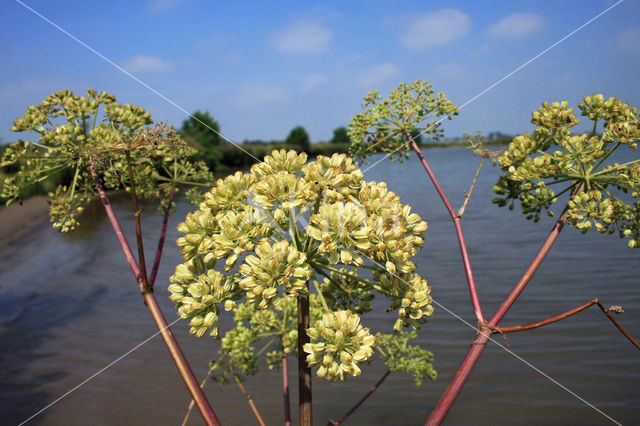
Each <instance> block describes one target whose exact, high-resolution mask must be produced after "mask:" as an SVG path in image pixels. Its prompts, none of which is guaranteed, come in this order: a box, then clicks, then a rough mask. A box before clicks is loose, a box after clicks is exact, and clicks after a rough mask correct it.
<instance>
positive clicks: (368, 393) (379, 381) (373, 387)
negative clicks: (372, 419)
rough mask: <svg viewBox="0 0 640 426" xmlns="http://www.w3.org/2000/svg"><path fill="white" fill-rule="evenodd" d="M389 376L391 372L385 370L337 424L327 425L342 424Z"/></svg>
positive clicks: (331, 422) (335, 425)
mask: <svg viewBox="0 0 640 426" xmlns="http://www.w3.org/2000/svg"><path fill="white" fill-rule="evenodd" d="M389 374H391V370H387V371H386V372H385V373H384V374H383V375H382V377H381V378H380V380H378V381H377V382H376V384H375V385H373V386H372V387H371V389H369V391H368V392H367V393H365V394H364V396H363V397H362V398H360V400H359V401H358V402H356V404H355V405H354V406H353V407H351V409H349V411H347V412H346V413H345V414H344V415H343V416H342V417H340V419H339V420H338V421H337V422H334V421H329V424H330V425H331V426H338V425H339V424H340V423H342V422H344V421H345V420H346V419H347V417H349V416H350V415H351V414H353V412H354V411H356V410H357V409H358V408H359V407H360V406H361V405H362V404H363V403H364V402H365V401H366V400H367V398H369V397H370V396H371V394H372V393H374V392H375V391H376V389H378V387H379V386H380V385H381V384H382V382H384V380H385V379H386V378H387V377H388V376H389Z"/></svg>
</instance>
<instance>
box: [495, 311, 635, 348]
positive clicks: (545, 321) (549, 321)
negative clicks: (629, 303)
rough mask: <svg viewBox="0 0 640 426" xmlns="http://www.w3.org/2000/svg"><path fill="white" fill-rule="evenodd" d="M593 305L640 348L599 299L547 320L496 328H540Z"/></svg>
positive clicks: (503, 331) (499, 331)
mask: <svg viewBox="0 0 640 426" xmlns="http://www.w3.org/2000/svg"><path fill="white" fill-rule="evenodd" d="M593 305H597V306H598V308H600V310H601V311H602V313H604V314H605V315H606V316H607V318H609V320H610V321H611V322H612V323H613V325H615V326H616V327H617V328H618V330H619V331H620V332H621V333H622V334H623V335H624V336H625V337H626V338H627V339H629V341H630V342H631V343H632V344H633V345H634V346H635V347H636V348H638V349H640V343H638V342H637V341H636V339H634V338H633V337H631V335H630V334H629V333H627V330H625V329H624V327H622V326H621V325H620V324H619V323H618V321H616V319H615V318H614V317H613V315H611V313H610V310H609V309H607V308H605V307H604V306H603V305H602V303H600V301H599V300H598V299H593V300H591V301H589V302H587V303H585V304H584V305H581V306H578V307H577V308H574V309H571V310H570V311H567V312H565V313H563V314H560V315H556V316H555V317H551V318H547V319H545V320H542V321H538V322H534V323H531V324H524V325H518V326H515V327H498V328H496V331H497V332H498V333H503V334H504V333H514V332H517V331H525V330H531V329H533V328H538V327H543V326H545V325H549V324H553V323H554V322H558V321H560V320H563V319H565V318H568V317H570V316H572V315H575V314H577V313H579V312H582V311H584V310H585V309H587V308H588V307H590V306H593Z"/></svg>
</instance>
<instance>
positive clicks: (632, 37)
mask: <svg viewBox="0 0 640 426" xmlns="http://www.w3.org/2000/svg"><path fill="white" fill-rule="evenodd" d="M611 41H612V42H613V47H614V49H615V50H617V51H618V52H620V53H623V54H625V55H633V56H635V55H640V26H635V27H630V28H627V29H626V30H622V31H621V32H619V33H618V34H616V35H615V36H614V37H613V39H612V40H611Z"/></svg>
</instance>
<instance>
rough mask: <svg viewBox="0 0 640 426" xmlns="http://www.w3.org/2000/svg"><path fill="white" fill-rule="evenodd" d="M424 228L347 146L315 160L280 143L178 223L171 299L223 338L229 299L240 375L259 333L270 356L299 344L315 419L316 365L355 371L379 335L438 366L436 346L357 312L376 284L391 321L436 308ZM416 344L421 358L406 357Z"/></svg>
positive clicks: (404, 321) (332, 376)
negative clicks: (424, 266) (400, 338)
mask: <svg viewBox="0 0 640 426" xmlns="http://www.w3.org/2000/svg"><path fill="white" fill-rule="evenodd" d="M426 229H427V223H426V222H424V221H422V219H421V218H420V216H418V215H417V214H415V213H412V212H411V207H410V206H407V205H403V204H401V203H400V199H399V197H398V196H397V195H396V194H395V193H393V192H391V191H390V190H388V189H387V186H386V184H385V183H383V182H380V183H379V182H366V181H365V180H364V176H363V174H362V173H361V172H360V170H359V169H358V168H357V167H356V166H355V165H354V164H353V161H352V160H351V159H350V158H349V157H347V156H346V155H344V154H334V155H333V156H332V157H331V158H328V157H323V156H318V158H317V160H316V161H312V162H307V156H306V154H304V153H302V154H296V153H295V152H294V151H289V152H286V151H285V150H280V151H273V152H272V153H271V155H269V156H267V157H265V159H264V162H263V163H259V164H256V165H254V166H253V167H252V168H251V171H250V172H249V173H242V172H237V173H235V174H234V175H231V176H228V177H227V178H225V179H220V180H218V181H217V182H216V184H215V185H214V186H213V188H212V189H211V191H209V192H207V193H206V194H205V200H204V201H203V202H202V203H200V206H199V209H198V210H196V211H195V212H193V213H190V214H189V215H188V216H187V218H186V221H185V222H183V223H182V224H180V225H179V227H178V230H179V231H180V232H182V233H184V234H185V235H184V237H182V238H180V239H178V245H179V246H181V247H182V254H183V256H184V259H185V262H184V263H182V264H180V265H178V266H177V267H176V272H175V274H174V275H173V276H172V277H171V279H170V280H171V282H172V284H171V285H170V286H169V291H170V292H171V299H172V300H173V301H174V302H175V303H176V307H177V309H178V313H179V315H180V316H181V317H182V318H188V319H190V327H191V328H190V331H191V333H193V334H195V335H196V336H203V335H204V334H207V333H208V334H209V335H210V336H213V337H216V338H218V337H219V336H220V334H221V333H220V325H219V316H220V315H222V313H221V310H222V308H224V309H225V310H226V311H235V323H236V327H235V328H234V329H233V330H231V331H228V332H227V333H226V335H225V337H224V338H223V348H222V350H223V354H225V355H226V356H227V357H228V360H229V363H230V369H231V374H232V375H234V376H241V375H247V374H253V373H254V372H255V370H256V368H255V363H256V359H257V355H256V354H255V353H254V348H253V345H254V343H255V342H256V341H257V340H259V339H269V338H274V339H273V340H274V342H276V344H277V345H279V346H280V348H279V349H275V350H274V351H272V352H270V353H269V357H268V359H270V360H271V365H272V366H275V365H277V364H278V361H279V360H283V361H285V360H286V354H288V353H291V354H294V353H297V357H298V372H299V389H300V392H299V395H300V402H299V405H300V424H302V425H309V424H311V421H312V411H311V402H312V393H311V368H315V370H316V375H317V376H318V377H321V378H325V379H328V380H330V381H334V380H345V379H346V378H347V377H348V376H350V375H351V376H358V375H360V374H361V371H362V365H363V364H367V363H368V362H369V361H370V360H371V358H372V356H373V355H374V348H375V346H376V344H379V346H380V349H381V353H383V354H385V361H386V362H387V364H388V365H389V366H390V368H393V369H395V370H401V371H407V372H411V373H412V374H415V375H416V376H417V377H418V381H420V380H421V379H422V377H423V376H425V375H426V376H429V377H432V378H433V377H434V376H435V372H434V371H433V369H432V367H431V363H430V362H431V354H430V353H428V352H427V351H413V352H411V350H410V348H408V347H407V344H406V343H407V340H408V337H414V336H413V335H411V336H407V335H405V336H404V337H405V341H404V348H403V347H402V345H400V344H398V342H397V341H395V340H394V339H393V337H391V336H386V335H385V336H379V337H378V338H377V339H376V337H375V336H374V335H373V334H372V333H371V331H370V329H369V328H366V327H365V326H364V324H363V322H362V320H361V318H360V316H361V315H363V314H366V313H367V312H369V311H371V310H372V304H371V303H370V302H371V299H373V297H374V296H375V295H376V294H380V295H383V296H385V297H386V298H388V299H389V301H390V311H394V314H393V315H394V316H395V319H393V320H392V322H393V326H390V329H391V328H393V329H395V330H397V331H399V330H401V329H403V328H405V327H412V328H415V329H417V328H419V326H420V325H421V324H423V323H424V322H425V321H426V320H427V318H428V317H429V316H431V314H432V312H433V307H432V305H431V297H430V295H429V293H430V288H429V286H428V284H427V281H426V280H425V279H424V278H422V277H421V276H419V275H418V274H416V273H415V268H416V265H415V264H414V263H413V262H412V261H411V259H412V257H413V256H414V255H415V254H416V252H417V250H418V249H419V248H420V247H421V246H422V242H423V239H422V236H423V233H424V232H425V231H426ZM314 300H315V301H316V303H314V304H311V303H310V301H314ZM310 305H311V307H312V309H311V310H310ZM310 311H311V313H310ZM314 312H315V314H314ZM312 316H313V317H314V321H313V322H312V321H311V317H312ZM293 317H295V318H296V321H295V322H294V321H292V319H293ZM294 325H295V326H296V327H295V328H294ZM267 344H268V343H267ZM394 345H395V346H398V347H399V348H400V350H397V349H391V347H392V346H394ZM384 348H387V350H386V352H385V350H384ZM402 350H404V351H405V352H404V353H403V352H402ZM408 355H410V356H412V357H413V359H414V360H415V362H414V363H412V364H409V363H407V362H405V363H403V362H402V361H401V360H400V358H402V357H403V356H404V357H405V359H407V356H408ZM283 364H284V362H283ZM285 365H286V364H285ZM283 374H284V380H285V382H286V370H285V371H284V372H283ZM285 398H287V392H286V387H285ZM286 406H287V401H286V400H285V407H286Z"/></svg>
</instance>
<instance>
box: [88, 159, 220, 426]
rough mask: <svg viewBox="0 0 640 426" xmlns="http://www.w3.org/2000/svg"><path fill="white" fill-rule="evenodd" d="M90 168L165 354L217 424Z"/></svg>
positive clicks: (207, 416) (202, 409)
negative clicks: (145, 283) (163, 344)
mask: <svg viewBox="0 0 640 426" xmlns="http://www.w3.org/2000/svg"><path fill="white" fill-rule="evenodd" d="M90 171H91V178H92V180H93V183H94V185H95V187H96V190H97V191H98V194H99V195H100V201H101V202H102V206H103V207H104V210H105V212H106V214H107V217H108V218H109V222H110V223H111V226H112V228H113V231H114V232H115V234H116V238H117V239H118V242H119V243H120V247H121V248H122V251H123V252H124V255H125V257H126V258H127V262H128V263H129V266H130V267H131V271H132V272H133V275H134V276H135V277H136V280H137V281H138V287H139V289H140V292H141V293H142V295H143V297H144V301H145V304H146V305H147V308H148V309H149V312H150V313H151V316H152V317H153V320H154V321H155V323H156V326H157V327H158V330H160V333H161V334H162V339H163V340H164V342H165V345H166V346H167V349H168V350H169V354H170V355H171V357H172V358H173V361H174V362H175V364H176V367H177V368H178V371H179V372H180V375H181V376H182V379H183V380H184V382H185V384H186V386H187V389H188V390H189V393H190V394H191V397H192V398H193V400H194V401H195V402H196V406H197V407H198V410H199V411H200V414H201V415H202V417H203V419H204V421H205V422H206V423H207V425H220V422H219V421H218V419H217V417H216V415H215V413H214V411H213V409H212V408H211V405H210V404H209V401H208V400H207V397H206V396H205V395H204V392H203V391H202V389H201V388H200V385H199V384H198V381H197V379H196V378H195V376H194V374H193V371H192V370H191V367H190V365H189V363H188V362H187V360H186V358H185V356H184V354H183V353H182V350H181V349H180V346H179V345H178V342H177V341H176V339H175V336H174V335H173V333H172V332H171V329H170V328H169V325H168V324H167V320H166V319H165V317H164V315H163V314H162V311H161V310H160V306H159V305H158V302H157V301H156V299H155V297H154V295H153V293H150V292H148V291H147V292H145V291H144V290H145V287H144V280H143V278H142V274H141V272H140V268H139V267H138V264H137V262H136V260H135V257H134V255H133V252H132V251H131V247H130V246H129V242H128V241H127V239H126V237H125V235H124V232H123V231H122V227H121V226H120V223H119V222H118V219H117V218H116V215H115V212H114V211H113V207H112V206H111V202H110V201H109V198H108V197H107V194H106V192H105V190H104V186H103V185H102V182H101V181H100V178H99V177H98V175H97V174H96V172H95V170H94V169H93V167H90Z"/></svg>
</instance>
